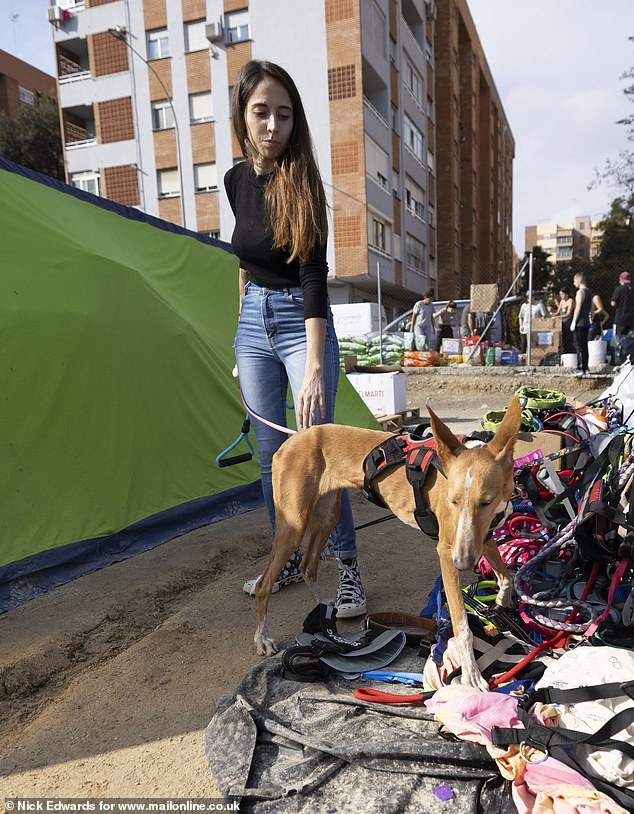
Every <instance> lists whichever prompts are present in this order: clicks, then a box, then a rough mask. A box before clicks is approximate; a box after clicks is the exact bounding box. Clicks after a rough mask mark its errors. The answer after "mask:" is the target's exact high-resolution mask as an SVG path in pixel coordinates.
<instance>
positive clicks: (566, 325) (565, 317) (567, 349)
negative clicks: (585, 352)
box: [555, 285, 575, 353]
mask: <svg viewBox="0 0 634 814" xmlns="http://www.w3.org/2000/svg"><path fill="white" fill-rule="evenodd" d="M574 307H575V301H574V299H573V297H572V292H571V291H570V289H569V288H568V286H567V285H562V287H561V289H560V290H559V304H558V306H557V311H556V312H555V316H557V317H560V318H561V346H562V350H561V352H562V353H574V352H575V343H574V340H573V338H572V332H571V331H570V323H571V322H572V313H573V310H574Z"/></svg>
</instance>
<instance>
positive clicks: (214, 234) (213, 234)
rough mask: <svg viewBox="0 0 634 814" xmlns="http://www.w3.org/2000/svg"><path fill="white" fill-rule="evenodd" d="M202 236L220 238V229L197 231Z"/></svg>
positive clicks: (213, 238)
mask: <svg viewBox="0 0 634 814" xmlns="http://www.w3.org/2000/svg"><path fill="white" fill-rule="evenodd" d="M198 234H199V235H202V236H203V237H210V238H211V239H212V240H220V230H219V229H216V230H214V231H213V232H198Z"/></svg>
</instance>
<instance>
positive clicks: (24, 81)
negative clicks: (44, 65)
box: [0, 51, 56, 119]
mask: <svg viewBox="0 0 634 814" xmlns="http://www.w3.org/2000/svg"><path fill="white" fill-rule="evenodd" d="M55 92H56V85H55V77H54V76H50V75H49V74H47V73H44V71H40V70H39V69H38V68H34V67H33V65H29V64H28V62H23V61H22V60H21V59H18V58H17V57H14V56H12V55H11V54H7V52H6V51H0V112H2V113H5V114H6V115H7V116H8V117H9V118H10V119H12V118H13V117H14V116H15V114H16V113H17V112H18V110H19V109H20V108H21V107H23V106H24V105H32V104H33V103H34V102H35V97H36V95H37V94H38V93H41V94H50V95H52V96H54V95H55Z"/></svg>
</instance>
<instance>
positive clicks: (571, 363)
mask: <svg viewBox="0 0 634 814" xmlns="http://www.w3.org/2000/svg"><path fill="white" fill-rule="evenodd" d="M561 365H562V367H572V368H575V367H577V354H576V353H562V354H561Z"/></svg>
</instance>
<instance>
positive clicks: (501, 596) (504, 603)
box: [495, 585, 513, 608]
mask: <svg viewBox="0 0 634 814" xmlns="http://www.w3.org/2000/svg"><path fill="white" fill-rule="evenodd" d="M495 604H496V605H497V606H498V607H500V608H511V607H513V599H512V591H511V586H510V585H509V587H508V590H505V589H503V588H500V590H499V591H498V594H497V596H496V597H495Z"/></svg>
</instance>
